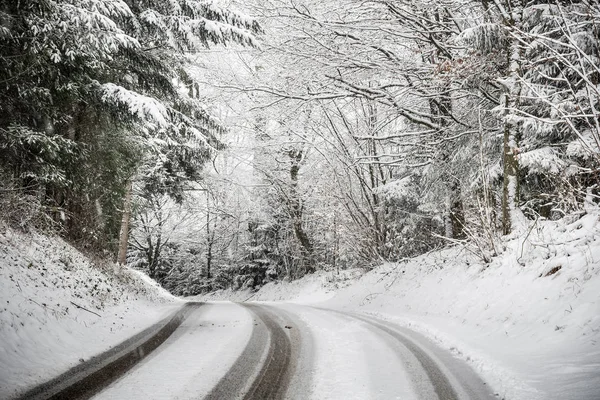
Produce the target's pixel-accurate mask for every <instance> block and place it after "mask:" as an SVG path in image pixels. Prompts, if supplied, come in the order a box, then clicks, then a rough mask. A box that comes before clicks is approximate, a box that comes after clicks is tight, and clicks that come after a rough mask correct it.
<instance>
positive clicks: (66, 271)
mask: <svg viewBox="0 0 600 400" xmlns="http://www.w3.org/2000/svg"><path fill="white" fill-rule="evenodd" d="M0 282H1V283H0V285H1V286H0V398H8V397H11V396H15V395H17V394H18V393H21V392H22V391H24V390H26V389H28V388H31V387H32V386H34V385H36V384H38V383H41V382H43V381H46V380H48V379H51V378H53V377H55V376H57V375H59V374H60V373H62V372H64V371H66V370H67V369H69V368H70V367H72V366H74V365H76V364H77V363H79V362H82V361H84V360H86V359H88V358H90V357H92V356H94V355H96V354H98V353H101V352H103V351H105V350H107V349H109V348H111V347H113V346H115V345H117V344H118V343H120V342H122V341H123V340H125V339H127V338H129V337H130V336H132V335H134V334H136V333H138V332H139V331H140V330H142V329H144V328H146V327H148V326H150V325H152V324H153V323H155V322H157V321H159V320H160V319H161V318H162V317H165V316H166V315H167V314H168V313H169V312H171V311H173V310H174V309H175V308H176V307H177V305H178V304H179V302H178V301H177V300H176V299H175V298H174V297H173V296H170V295H169V294H168V293H166V292H165V291H164V290H163V289H161V288H160V287H158V285H157V284H156V283H155V282H153V281H152V280H150V279H149V278H148V277H146V276H145V275H143V274H142V273H140V272H137V271H133V270H130V269H127V268H122V269H121V268H115V265H114V264H110V263H102V262H95V263H92V262H91V261H90V260H89V259H88V258H86V257H85V256H84V255H82V254H81V253H80V252H78V251H77V250H75V249H74V248H73V247H71V246H69V245H68V244H67V243H66V242H64V241H63V240H61V239H60V238H57V237H47V236H44V235H39V234H35V233H29V234H23V233H20V232H16V231H14V230H12V229H10V228H7V227H5V226H2V225H1V223H0ZM157 304H159V305H158V306H157Z"/></svg>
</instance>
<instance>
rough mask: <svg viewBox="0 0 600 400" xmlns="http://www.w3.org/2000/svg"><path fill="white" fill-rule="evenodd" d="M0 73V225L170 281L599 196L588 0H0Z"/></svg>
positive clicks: (497, 249) (435, 233)
mask: <svg viewBox="0 0 600 400" xmlns="http://www.w3.org/2000/svg"><path fill="white" fill-rule="evenodd" d="M0 88H1V90H0V209H1V211H0V216H1V217H2V219H3V220H5V221H6V222H8V223H9V224H10V225H11V226H13V227H17V228H19V229H23V230H31V229H35V230H39V231H43V232H53V233H57V234H59V235H61V236H62V237H64V238H65V239H66V240H68V241H69V242H70V243H72V244H74V245H75V246H76V247H77V248H79V249H80V250H82V251H84V252H86V253H87V254H93V255H94V256H96V257H100V258H105V259H112V260H115V261H117V262H119V263H121V264H125V263H126V264H128V265H130V266H132V267H134V268H137V269H140V270H142V271H144V272H146V273H147V274H148V275H149V276H150V277H152V278H153V279H155V280H156V281H157V282H159V283H160V284H161V285H162V286H163V287H165V288H167V289H168V290H169V291H171V292H172V293H174V294H177V295H194V294H199V293H205V292H209V291H212V290H216V289H222V288H234V289H238V288H258V287H260V286H261V285H263V284H264V283H265V282H268V281H272V280H281V279H297V278H300V277H302V276H304V275H305V274H308V273H312V272H314V271H316V270H331V271H339V270H340V269H348V268H364V269H369V268H373V267H374V266H376V265H379V264H381V263H383V262H386V261H390V262H397V261H401V260H404V259H408V258H411V257H415V256H418V255H422V254H425V253H428V252H431V251H435V250H438V249H441V248H443V247H446V246H462V247H463V248H464V249H465V251H468V252H470V253H472V254H474V255H476V256H477V257H479V258H480V259H481V261H482V262H483V263H489V262H490V261H491V260H492V259H493V258H494V257H497V256H499V255H501V254H502V253H503V252H504V251H506V248H505V247H504V246H503V241H504V240H506V239H507V238H512V237H525V236H527V235H528V234H529V232H531V230H532V229H535V227H536V224H537V223H538V221H544V220H559V219H575V218H578V217H580V216H581V215H583V214H585V213H586V210H587V209H589V208H590V207H597V205H598V203H600V4H599V3H598V2H597V1H595V0H531V1H526V0H438V1H436V2H431V1H425V0H372V1H370V0H367V1H358V0H324V1H323V0H322V1H316V0H250V1H244V2H238V1H236V0H231V1H230V0H215V1H197V0H169V1H162V0H0Z"/></svg>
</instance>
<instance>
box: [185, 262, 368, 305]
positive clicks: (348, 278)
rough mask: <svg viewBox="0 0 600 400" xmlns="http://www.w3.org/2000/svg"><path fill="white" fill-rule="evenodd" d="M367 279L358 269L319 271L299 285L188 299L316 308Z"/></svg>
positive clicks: (281, 284) (276, 285) (277, 283)
mask: <svg viewBox="0 0 600 400" xmlns="http://www.w3.org/2000/svg"><path fill="white" fill-rule="evenodd" d="M362 275H363V272H362V271H361V270H358V269H353V270H343V271H339V273H336V272H333V271H330V272H326V271H318V272H317V273H314V274H310V275H306V276H304V277H302V278H301V279H298V280H295V281H291V282H288V281H284V282H281V281H273V282H269V283H267V284H266V285H264V286H263V287H261V288H260V290H259V291H257V292H253V291H252V290H251V289H246V290H231V289H227V290H217V291H215V292H212V293H208V294H204V295H198V296H195V297H190V298H188V299H189V300H195V301H214V300H229V301H286V302H291V303H297V304H314V303H320V302H323V301H325V300H329V299H331V298H332V297H333V296H335V294H336V291H337V290H339V289H341V288H344V287H347V286H349V285H351V284H353V283H354V282H355V281H356V279H358V278H359V277H360V276H362Z"/></svg>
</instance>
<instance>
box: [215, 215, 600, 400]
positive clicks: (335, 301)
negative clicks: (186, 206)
mask: <svg viewBox="0 0 600 400" xmlns="http://www.w3.org/2000/svg"><path fill="white" fill-rule="evenodd" d="M530 222H531V221H530ZM527 231H528V232H529V236H527V238H524V237H525V234H523V235H522V236H521V237H517V236H516V235H513V236H511V237H506V238H504V239H503V241H502V243H497V248H499V249H503V250H502V254H501V255H500V256H498V257H495V258H494V259H493V260H492V262H491V263H490V264H485V263H483V262H482V261H481V260H479V259H478V258H477V257H475V256H474V255H473V254H471V253H469V252H467V251H465V249H464V248H462V247H454V248H449V249H445V250H442V251H439V252H432V253H429V254H427V255H424V256H421V257H417V258H414V259H411V260H407V261H405V262H402V263H398V264H385V265H381V266H379V267H378V268H376V269H374V270H372V271H371V272H369V273H367V274H365V275H363V276H362V277H360V278H359V279H358V280H353V279H355V277H354V278H352V277H350V279H349V280H348V279H344V278H346V277H342V280H341V282H340V285H339V286H340V288H336V287H335V286H336V282H335V276H336V275H335V274H334V273H332V272H320V273H317V274H314V275H309V276H307V277H305V278H303V279H301V280H299V281H296V282H291V283H287V282H283V283H279V284H274V283H270V284H268V285H266V286H265V287H264V288H263V289H261V290H260V291H258V292H257V293H254V294H252V293H249V292H243V293H239V292H238V293H235V292H234V293H233V295H232V293H231V292H226V291H225V292H223V291H222V292H217V293H213V294H211V295H210V296H209V297H210V298H213V299H214V298H227V297H230V298H234V299H236V300H246V299H248V298H249V299H250V300H262V301H266V300H276V301H281V300H287V301H289V302H296V303H317V302H319V301H321V303H319V306H323V307H329V308H334V309H340V310H345V311H354V312H361V313H366V314H369V315H373V316H376V317H378V318H381V319H384V320H389V321H391V322H393V323H396V324H398V325H401V326H404V327H409V328H411V329H413V330H416V331H418V332H420V333H422V334H424V335H425V336H427V337H428V338H430V339H431V340H433V341H434V342H435V343H437V344H438V345H440V346H441V347H443V348H446V349H449V350H451V351H452V352H453V354H454V355H455V356H456V357H459V358H461V359H464V360H466V361H467V362H468V363H469V364H470V365H471V366H472V367H473V368H474V369H475V371H476V372H478V373H479V374H480V375H481V376H482V377H483V378H484V379H485V380H486V381H487V382H488V383H489V384H490V385H491V387H492V388H493V389H494V391H495V392H496V393H498V395H499V396H500V398H505V399H510V400H537V399H539V400H546V399H548V400H550V399H567V398H568V399H582V400H587V399H589V400H592V399H594V400H597V399H598V398H599V394H600V374H599V373H598V371H599V367H600V296H599V293H600V217H599V212H598V208H596V209H594V210H590V213H589V214H588V215H585V216H583V217H581V218H579V219H578V218H577V217H576V216H571V217H570V219H569V218H563V220H560V221H538V222H537V224H535V225H533V224H530V226H529V227H528V230H527ZM526 233H527V232H526ZM236 296H237V297H236ZM325 298H328V299H327V300H325V301H323V299H325ZM338 326H343V325H340V324H338ZM323 340H326V339H323ZM328 345H332V344H331V343H329V344H327V343H323V344H322V345H321V346H320V348H326V347H327V346H328Z"/></svg>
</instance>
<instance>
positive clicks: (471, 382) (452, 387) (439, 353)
mask: <svg viewBox="0 0 600 400" xmlns="http://www.w3.org/2000/svg"><path fill="white" fill-rule="evenodd" d="M318 310H321V311H329V312H334V313H336V314H339V315H343V316H345V317H347V318H349V319H357V320H359V321H362V322H364V323H365V324H367V325H369V326H370V328H371V329H372V330H374V331H379V332H384V333H385V334H387V335H389V336H390V337H392V338H393V339H394V340H395V341H397V342H398V343H399V344H400V345H402V346H404V347H405V348H406V349H407V350H408V351H409V352H410V353H411V355H412V356H414V357H415V358H416V360H417V361H418V362H419V364H420V365H421V367H422V368H423V370H424V372H425V374H426V375H427V378H428V380H429V382H430V383H431V385H432V386H433V390H434V392H435V395H437V397H438V399H439V400H465V399H470V400H486V399H490V400H491V399H497V397H496V396H494V395H493V393H492V392H491V389H490V388H489V387H488V386H487V385H486V384H485V383H484V382H483V380H482V379H481V378H480V377H479V376H478V375H477V374H476V373H475V371H473V370H472V369H471V368H470V367H469V366H467V365H466V363H464V362H463V361H462V360H458V359H455V358H453V357H452V356H451V354H450V353H449V352H446V351H445V350H442V349H440V348H437V349H435V347H437V346H434V345H424V340H426V339H425V338H424V337H422V338H419V339H418V340H415V338H416V337H418V336H421V335H420V334H418V333H417V332H414V331H411V330H410V329H407V328H401V327H398V326H395V325H393V324H391V323H387V322H385V321H381V320H378V319H376V318H372V317H367V316H363V315H357V314H354V313H347V312H343V311H338V310H331V309H324V308H318ZM446 353H447V354H446ZM449 364H451V365H449ZM414 378H416V377H413V379H414ZM418 386H419V385H417V387H418ZM421 396H423V394H421ZM426 397H427V398H428V399H429V397H428V396H426Z"/></svg>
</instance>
